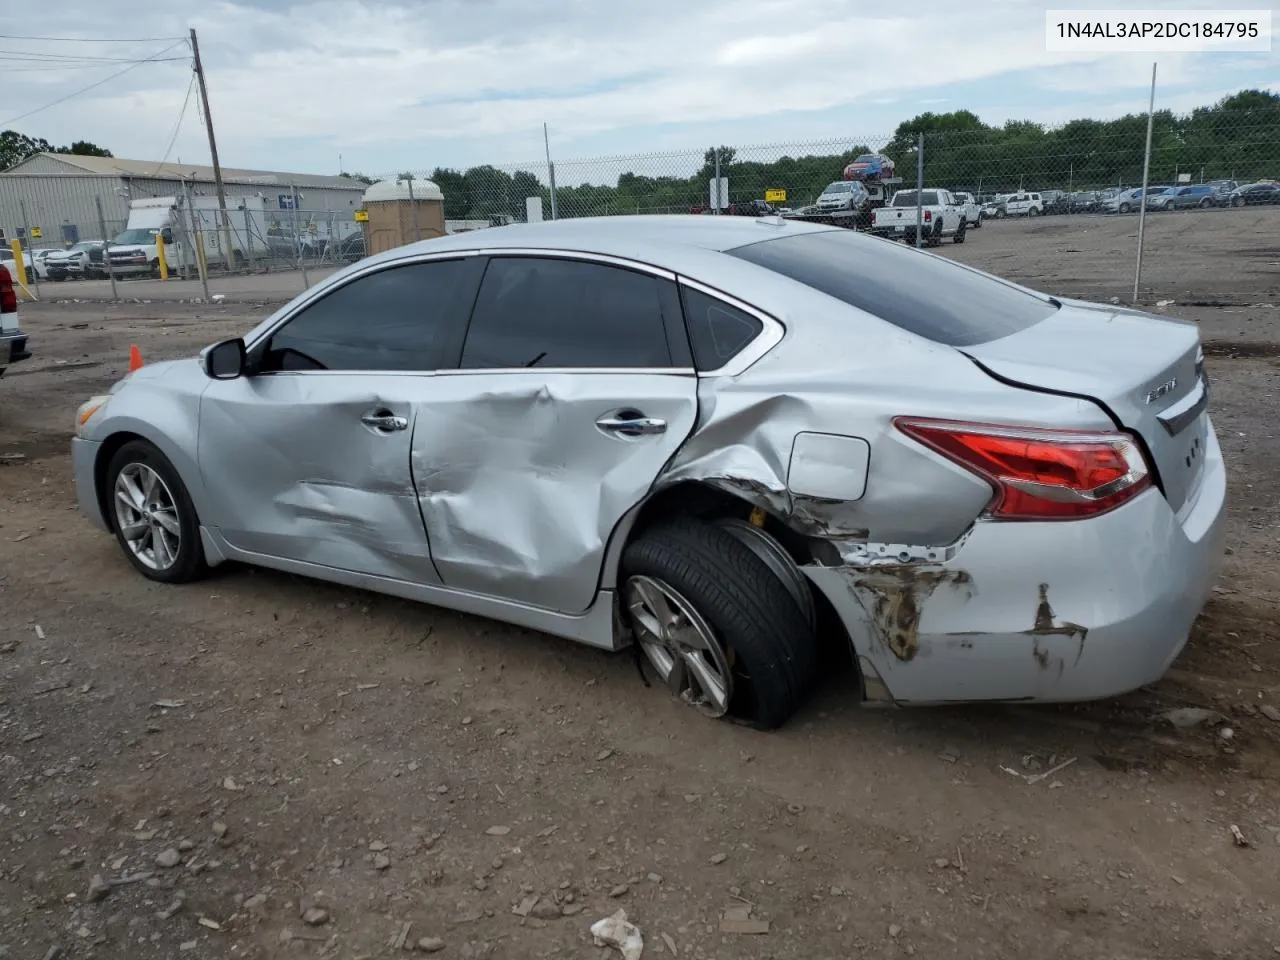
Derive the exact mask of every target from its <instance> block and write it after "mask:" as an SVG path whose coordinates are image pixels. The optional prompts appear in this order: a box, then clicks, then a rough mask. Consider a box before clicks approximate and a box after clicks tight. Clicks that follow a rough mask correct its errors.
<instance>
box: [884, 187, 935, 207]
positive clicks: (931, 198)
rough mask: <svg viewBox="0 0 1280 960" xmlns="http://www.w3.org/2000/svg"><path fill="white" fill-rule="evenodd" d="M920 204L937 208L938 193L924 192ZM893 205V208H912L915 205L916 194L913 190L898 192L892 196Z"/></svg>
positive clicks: (932, 191) (933, 191)
mask: <svg viewBox="0 0 1280 960" xmlns="http://www.w3.org/2000/svg"><path fill="white" fill-rule="evenodd" d="M922 203H923V204H924V206H926V207H934V206H937V205H938V191H936V190H925V191H924V200H923V201H922ZM893 205H894V206H895V207H914V206H915V205H916V192H915V191H914V190H900V191H899V192H898V193H895V194H894V195H893Z"/></svg>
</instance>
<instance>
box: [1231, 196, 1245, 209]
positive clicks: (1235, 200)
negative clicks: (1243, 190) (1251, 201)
mask: <svg viewBox="0 0 1280 960" xmlns="http://www.w3.org/2000/svg"><path fill="white" fill-rule="evenodd" d="M1231 205H1232V206H1233V207H1243V206H1244V198H1243V197H1232V198H1231Z"/></svg>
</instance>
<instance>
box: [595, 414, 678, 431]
mask: <svg viewBox="0 0 1280 960" xmlns="http://www.w3.org/2000/svg"><path fill="white" fill-rule="evenodd" d="M623 412H624V413H631V412H632V411H630V410H626V411H623ZM596 426H597V427H599V428H600V429H601V430H604V431H606V432H608V433H618V434H621V435H622V436H624V437H648V436H653V435H654V434H657V433H666V431H667V421H665V420H659V419H658V418H657V417H646V416H644V415H643V414H639V413H636V414H635V415H634V416H621V415H614V416H610V417H601V418H600V419H599V420H597V421H596Z"/></svg>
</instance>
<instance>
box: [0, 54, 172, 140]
mask: <svg viewBox="0 0 1280 960" xmlns="http://www.w3.org/2000/svg"><path fill="white" fill-rule="evenodd" d="M186 42H187V41H186V40H185V39H183V40H179V41H178V42H177V43H173V44H170V45H169V46H167V47H165V48H164V49H163V50H160V51H157V52H156V53H155V55H153V56H150V57H147V58H146V59H145V60H139V61H138V62H137V63H131V64H129V66H127V67H125V68H124V69H123V70H117V71H116V72H115V73H113V74H111V75H110V76H108V77H103V78H102V79H101V80H96V81H94V82H93V83H91V84H89V85H88V86H87V87H81V88H80V89H79V90H76V91H73V92H72V93H68V94H67V95H66V96H65V97H59V98H58V99H57V100H53V101H51V102H50V103H46V104H45V105H44V106H42V107H36V108H35V109H34V110H28V111H27V112H26V113H23V114H20V115H19V116H16V117H12V118H10V119H8V120H4V121H0V127H7V126H9V124H11V123H17V122H18V121H19V120H25V119H26V118H27V117H30V116H32V115H34V114H37V113H40V112H41V111H43V110H48V109H49V108H50V107H56V106H57V105H58V104H60V103H66V102H67V101H68V100H70V99H71V98H72V97H78V96H80V94H82V93H88V92H89V91H90V90H92V89H94V88H95V87H100V86H102V85H103V84H104V83H108V82H110V81H112V80H114V79H116V78H117V77H122V76H124V75H125V74H126V73H128V72H129V71H130V70H136V69H137V68H138V67H140V66H142V65H143V64H144V63H150V62H151V61H153V60H156V59H157V58H159V57H160V56H162V55H163V54H166V53H168V52H169V51H170V50H172V49H173V48H174V47H177V46H180V45H181V44H184V43H186Z"/></svg>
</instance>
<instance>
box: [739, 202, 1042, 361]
mask: <svg viewBox="0 0 1280 960" xmlns="http://www.w3.org/2000/svg"><path fill="white" fill-rule="evenodd" d="M925 195H926V196H927V195H928V191H927V190H926V191H925ZM727 252H728V253H729V254H730V255H731V256H734V257H738V258H739V259H741V260H746V261H747V262H748V263H754V264H756V265H757V266H761V267H764V268H765V269H767V270H772V271H773V272H774V273H779V274H781V275H782V276H784V277H788V278H790V279H792V280H796V281H799V282H800V283H803V284H805V285H806V286H809V287H812V288H814V289H815V290H818V291H821V292H822V293H825V294H827V295H828V296H831V297H835V298H836V299H837V300H842V301H844V302H845V303H847V304H849V305H850V306H853V307H857V308H858V309H859V310H865V311H866V312H867V313H870V314H872V315H873V316H876V317H879V318H880V319H882V320H885V321H888V322H889V323H892V324H893V325H894V326H897V327H901V328H902V329H903V330H908V331H910V332H911V333H914V334H918V335H919V336H922V337H927V338H928V339H930V340H933V341H935V342H936V343H945V344H947V345H949V346H953V347H965V346H971V345H973V344H977V343H986V342H987V341H988V340H998V339H999V338H1001V337H1007V336H1009V335H1010V334H1013V333H1018V332H1019V331H1021V330H1025V329H1027V328H1028V327H1031V326H1034V325H1035V324H1037V323H1039V322H1040V321H1041V320H1044V319H1047V318H1048V317H1050V316H1052V315H1053V314H1054V313H1055V312H1056V311H1057V309H1058V308H1057V307H1056V306H1055V305H1054V304H1053V302H1052V301H1050V300H1049V299H1048V298H1047V297H1041V296H1038V295H1035V294H1031V293H1027V292H1025V291H1023V290H1019V289H1017V288H1016V287H1012V286H1010V285H1009V284H1007V283H1005V282H1003V281H1002V280H998V279H996V278H995V277H991V276H987V275H986V274H982V273H977V272H975V271H973V270H969V269H967V268H965V267H961V266H959V265H958V264H955V263H952V262H951V261H950V260H946V259H944V258H942V257H936V256H933V255H931V254H923V253H920V252H919V251H917V250H913V249H910V248H908V247H904V246H902V245H901V244H897V243H892V242H890V241H888V240H879V239H876V238H874V237H867V236H861V235H859V234H857V233H854V232H853V231H850V230H828V231H823V232H821V233H805V234H801V235H799V236H791V237H780V238H778V239H777V240H764V241H761V242H759V243H752V244H748V245H747V246H745V247H738V248H737V249H734V250H729V251H727Z"/></svg>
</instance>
